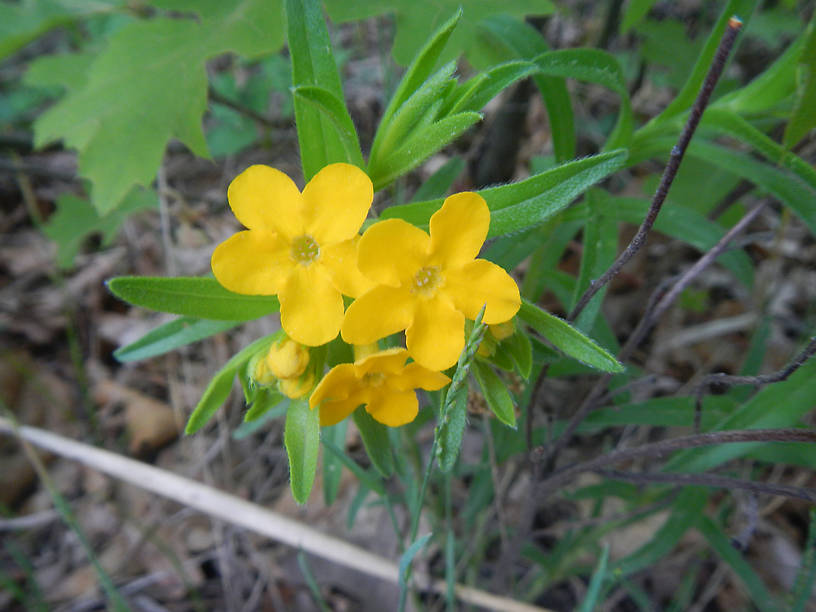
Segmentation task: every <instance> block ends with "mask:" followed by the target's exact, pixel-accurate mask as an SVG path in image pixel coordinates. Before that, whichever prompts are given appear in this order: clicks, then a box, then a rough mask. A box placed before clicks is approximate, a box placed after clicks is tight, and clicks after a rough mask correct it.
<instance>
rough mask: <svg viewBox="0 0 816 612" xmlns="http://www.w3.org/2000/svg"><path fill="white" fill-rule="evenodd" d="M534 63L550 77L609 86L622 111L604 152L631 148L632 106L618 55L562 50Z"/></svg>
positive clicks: (552, 52) (538, 58)
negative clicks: (616, 97)
mask: <svg viewBox="0 0 816 612" xmlns="http://www.w3.org/2000/svg"><path fill="white" fill-rule="evenodd" d="M533 61H534V62H535V63H536V64H537V65H538V67H539V69H540V70H541V72H542V73H543V74H545V75H547V76H556V77H565V78H566V77H568V78H573V79H578V80H579V81H589V82H591V83H598V84H599V85H603V86H604V87H608V88H609V89H611V90H612V91H614V92H615V93H617V94H618V97H619V98H620V110H619V111H618V121H617V123H616V124H615V128H614V129H613V130H612V133H611V134H610V135H609V139H608V140H607V142H606V144H605V145H604V150H605V151H611V150H613V149H618V148H623V147H627V146H629V143H630V142H631V140H632V130H633V129H634V118H633V117H632V105H631V102H630V100H629V91H628V89H627V88H626V80H625V79H624V77H623V70H622V69H621V67H620V64H619V63H618V60H617V59H616V58H615V56H613V55H611V54H609V53H607V52H606V51H601V50H600V49H563V50H558V51H547V52H545V53H542V54H541V55H539V56H538V57H536V58H534V59H533Z"/></svg>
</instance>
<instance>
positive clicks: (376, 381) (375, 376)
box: [363, 372, 385, 387]
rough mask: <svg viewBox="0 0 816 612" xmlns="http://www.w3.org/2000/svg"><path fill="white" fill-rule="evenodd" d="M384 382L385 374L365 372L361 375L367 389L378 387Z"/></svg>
mask: <svg viewBox="0 0 816 612" xmlns="http://www.w3.org/2000/svg"><path fill="white" fill-rule="evenodd" d="M384 382H385V374H383V373H382V372H366V373H365V374H363V383H365V385H366V386H367V387H379V386H380V385H381V384H383V383H384Z"/></svg>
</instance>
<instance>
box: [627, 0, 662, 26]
mask: <svg viewBox="0 0 816 612" xmlns="http://www.w3.org/2000/svg"><path fill="white" fill-rule="evenodd" d="M656 2H657V0H629V3H628V4H627V5H626V11H625V12H624V13H623V19H621V24H620V33H621V34H626V33H627V32H628V31H629V30H631V29H632V27H633V26H636V25H637V24H638V23H639V22H640V21H641V20H642V19H643V18H644V17H645V16H646V15H647V14H648V13H649V10H650V9H651V8H652V7H653V6H654V5H655V3H656Z"/></svg>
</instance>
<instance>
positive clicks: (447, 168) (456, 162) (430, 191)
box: [412, 157, 465, 202]
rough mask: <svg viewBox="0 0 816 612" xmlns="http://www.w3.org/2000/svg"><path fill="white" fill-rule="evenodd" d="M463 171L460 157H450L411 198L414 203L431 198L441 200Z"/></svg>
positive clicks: (463, 165)
mask: <svg viewBox="0 0 816 612" xmlns="http://www.w3.org/2000/svg"><path fill="white" fill-rule="evenodd" d="M464 169H465V160H464V159H462V158H461V157H452V158H450V159H449V160H448V161H446V162H445V164H444V165H443V166H442V167H441V168H439V170H437V171H436V172H434V173H433V174H432V175H431V177H430V178H429V179H428V180H427V181H425V182H424V183H422V185H420V187H419V189H417V190H416V193H414V197H413V198H412V200H413V201H415V202H421V201H422V200H429V199H431V198H441V197H444V196H445V194H447V193H448V191H449V190H450V188H451V185H453V183H454V181H455V180H456V179H457V178H458V177H459V175H460V174H462V170H464Z"/></svg>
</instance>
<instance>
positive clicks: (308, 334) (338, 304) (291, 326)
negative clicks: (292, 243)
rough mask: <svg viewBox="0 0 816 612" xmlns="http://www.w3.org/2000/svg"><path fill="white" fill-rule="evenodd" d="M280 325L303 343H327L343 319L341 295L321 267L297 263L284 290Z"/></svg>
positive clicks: (282, 292) (338, 329)
mask: <svg viewBox="0 0 816 612" xmlns="http://www.w3.org/2000/svg"><path fill="white" fill-rule="evenodd" d="M278 299H280V303H281V308H280V310H281V327H283V330H284V331H285V332H286V333H287V335H288V336H289V337H290V338H292V339H293V340H296V341H297V342H300V343H301V344H305V345H306V346H319V345H321V344H326V343H327V342H329V341H331V340H333V339H334V337H335V336H337V332H338V331H340V324H341V323H342V322H343V297H342V296H341V295H340V292H339V291H338V290H337V289H336V288H335V287H334V284H333V283H332V282H331V280H330V279H329V277H328V275H327V274H326V273H325V271H324V270H322V269H321V267H320V266H316V265H311V266H300V265H298V266H296V267H295V270H294V272H293V274H292V275H291V276H290V277H289V279H288V280H287V282H286V285H284V287H283V289H282V290H281V291H280V292H279V293H278Z"/></svg>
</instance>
